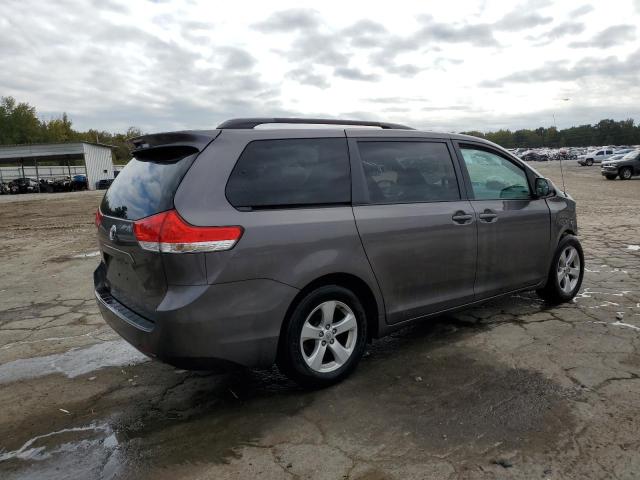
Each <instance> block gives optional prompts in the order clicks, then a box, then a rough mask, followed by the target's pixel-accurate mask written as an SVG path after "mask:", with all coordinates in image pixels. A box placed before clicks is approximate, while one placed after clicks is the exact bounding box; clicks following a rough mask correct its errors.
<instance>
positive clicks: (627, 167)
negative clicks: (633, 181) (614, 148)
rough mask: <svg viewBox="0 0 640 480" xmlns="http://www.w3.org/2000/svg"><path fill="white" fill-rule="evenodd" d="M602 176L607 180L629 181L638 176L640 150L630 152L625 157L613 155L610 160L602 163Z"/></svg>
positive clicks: (639, 170)
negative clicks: (618, 178)
mask: <svg viewBox="0 0 640 480" xmlns="http://www.w3.org/2000/svg"><path fill="white" fill-rule="evenodd" d="M601 172H602V175H603V176H604V177H605V178H606V179H607V180H615V179H616V177H618V176H619V177H620V179H621V180H629V179H630V178H631V177H633V176H634V175H640V150H632V151H631V152H629V153H627V154H625V155H614V156H613V157H611V159H610V160H608V161H605V162H602V167H601Z"/></svg>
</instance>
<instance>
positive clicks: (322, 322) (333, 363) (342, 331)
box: [278, 285, 367, 388]
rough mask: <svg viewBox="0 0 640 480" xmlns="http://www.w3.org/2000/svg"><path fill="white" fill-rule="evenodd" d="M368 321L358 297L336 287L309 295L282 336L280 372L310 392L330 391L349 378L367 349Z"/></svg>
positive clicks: (298, 307) (294, 311)
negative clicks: (319, 389)
mask: <svg viewBox="0 0 640 480" xmlns="http://www.w3.org/2000/svg"><path fill="white" fill-rule="evenodd" d="M366 339H367V319H366V314H365V310H364V308H363V307H362V304H361V302H360V300H359V299H358V298H357V297H356V296H355V294H354V293H353V292H352V291H351V290H348V289H346V288H343V287H340V286H337V285H326V286H323V287H319V288H317V289H316V290H313V291H311V292H310V293H308V294H307V295H306V296H305V297H304V298H303V299H302V300H301V301H300V302H299V303H298V304H297V305H296V307H295V308H294V310H293V312H292V314H291V316H290V318H289V321H288V323H287V325H286V327H285V329H284V331H283V332H282V337H281V344H280V349H279V352H278V367H279V368H280V369H281V370H282V371H283V372H284V373H285V374H286V375H287V376H288V377H290V378H291V379H292V380H294V381H295V382H297V383H299V384H300V385H302V386H305V387H312V388H318V387H325V386H329V385H332V384H334V383H337V382H339V381H341V380H343V379H344V378H345V377H347V376H348V375H349V374H350V373H351V372H352V371H353V370H354V369H355V368H356V366H357V364H358V362H359V361H360V358H361V357H362V355H363V353H364V349H365V344H366Z"/></svg>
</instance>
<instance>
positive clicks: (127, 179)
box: [96, 131, 218, 319]
mask: <svg viewBox="0 0 640 480" xmlns="http://www.w3.org/2000/svg"><path fill="white" fill-rule="evenodd" d="M217 134H218V131H212V132H196V133H189V132H184V133H182V132H180V133H172V134H159V135H147V136H144V137H139V138H137V139H134V140H133V143H134V145H135V147H136V148H135V149H134V150H133V151H132V155H133V158H132V159H131V160H130V161H129V163H128V164H127V166H126V167H125V168H124V169H123V170H122V171H121V172H120V174H119V175H118V176H117V177H116V179H115V180H114V181H113V183H112V184H111V186H110V188H109V190H107V192H106V193H105V196H104V198H103V200H102V203H101V204H100V209H99V212H98V214H97V219H96V223H97V224H99V225H98V243H99V245H100V250H101V251H102V258H103V262H104V278H103V286H102V288H103V289H105V290H106V291H107V292H108V293H109V294H110V295H111V296H113V297H114V298H115V299H116V300H118V301H119V302H120V303H122V304H123V305H125V306H127V307H128V308H129V309H131V310H133V311H135V312H137V313H139V314H140V315H142V316H144V317H147V318H149V319H153V317H154V311H155V309H156V307H157V306H158V305H159V304H160V302H161V301H162V299H163V298H164V295H165V293H166V291H167V278H166V274H165V268H164V266H163V260H162V254H161V253H159V252H157V251H150V250H146V249H143V248H142V247H141V246H140V243H139V242H138V239H137V238H136V236H135V233H134V223H135V222H136V221H139V220H141V219H145V218H147V217H150V216H152V215H156V214H158V213H160V212H165V211H167V210H171V209H172V208H173V207H174V205H173V198H174V195H175V192H176V190H177V188H178V186H179V184H180V182H181V180H182V178H183V177H184V175H185V173H186V172H187V170H188V169H189V167H191V165H192V163H193V161H194V160H195V158H196V157H197V155H198V153H199V152H200V151H202V150H203V149H204V148H205V147H206V146H207V145H208V144H209V143H210V142H211V141H212V140H213V139H215V137H216V136H217Z"/></svg>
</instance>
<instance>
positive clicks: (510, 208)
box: [459, 144, 551, 299]
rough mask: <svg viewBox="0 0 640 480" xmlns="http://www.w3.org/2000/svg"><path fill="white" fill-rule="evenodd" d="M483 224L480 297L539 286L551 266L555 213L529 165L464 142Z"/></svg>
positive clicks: (475, 207)
mask: <svg viewBox="0 0 640 480" xmlns="http://www.w3.org/2000/svg"><path fill="white" fill-rule="evenodd" d="M459 148H460V152H461V156H462V158H463V160H464V161H463V163H464V165H463V166H464V167H465V168H466V173H467V175H466V177H467V182H468V185H469V190H470V192H469V193H470V195H469V196H470V198H471V204H472V207H473V210H474V212H475V215H476V218H477V224H478V267H477V272H476V281H475V293H476V298H477V299H482V298H487V297H490V296H493V295H497V294H500V293H504V292H508V291H511V290H516V289H519V288H524V287H528V286H533V285H535V284H537V283H539V282H540V281H541V280H542V279H544V278H545V277H546V275H547V273H548V268H549V260H550V259H549V240H550V234H551V226H550V221H551V219H550V212H549V207H548V206H547V202H546V200H544V199H537V198H535V197H534V196H533V195H532V189H531V186H530V184H529V181H528V178H527V174H526V172H525V167H524V166H522V165H520V164H518V162H516V161H514V160H512V159H510V158H508V157H507V156H506V155H503V154H502V153H501V152H499V151H497V150H493V149H490V148H486V147H484V146H483V147H480V146H474V145H473V144H469V145H464V144H462V145H459Z"/></svg>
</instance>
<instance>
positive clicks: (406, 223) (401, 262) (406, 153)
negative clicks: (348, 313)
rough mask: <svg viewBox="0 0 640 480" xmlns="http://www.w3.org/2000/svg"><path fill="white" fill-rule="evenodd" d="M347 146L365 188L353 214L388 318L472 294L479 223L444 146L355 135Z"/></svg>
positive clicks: (442, 306)
mask: <svg viewBox="0 0 640 480" xmlns="http://www.w3.org/2000/svg"><path fill="white" fill-rule="evenodd" d="M356 145H357V147H356ZM350 146H354V148H352V149H351V151H352V154H354V155H355V157H356V162H355V165H356V166H357V167H358V168H359V170H360V171H359V172H357V173H354V175H355V174H358V175H361V176H362V178H363V183H364V184H365V187H364V191H365V194H366V198H365V199H364V201H363V202H361V204H359V205H358V204H355V205H354V208H353V211H354V216H355V219H356V225H357V227H358V231H359V233H360V237H361V239H362V243H363V246H364V249H365V252H366V254H367V257H368V259H369V262H370V263H371V266H372V268H373V271H374V273H375V275H376V278H377V280H378V283H379V285H380V288H381V290H382V293H383V296H384V302H385V307H386V311H387V321H388V323H397V322H400V321H403V320H408V319H411V318H416V317H420V316H423V315H427V314H430V313H434V312H437V311H439V310H442V309H446V308H450V307H452V306H456V305H460V304H463V303H466V302H470V301H472V300H473V282H474V277H475V267H476V246H477V245H476V241H477V239H476V222H475V217H474V215H473V210H472V207H471V204H470V202H469V201H468V200H463V199H462V198H463V196H462V195H461V192H460V187H459V184H458V178H459V177H460V171H459V169H458V167H457V166H455V165H454V163H453V161H452V157H451V155H450V151H449V145H448V144H447V143H446V142H444V141H421V140H419V139H416V140H413V139H412V140H393V139H384V140H372V139H366V140H365V139H359V140H357V141H353V142H351V143H350ZM354 150H355V151H354Z"/></svg>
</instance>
